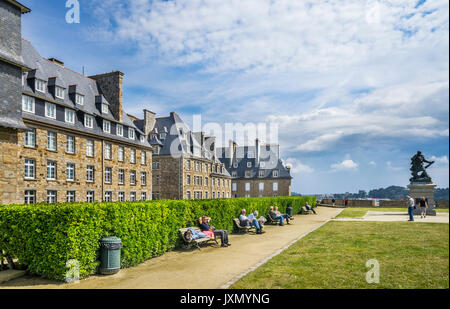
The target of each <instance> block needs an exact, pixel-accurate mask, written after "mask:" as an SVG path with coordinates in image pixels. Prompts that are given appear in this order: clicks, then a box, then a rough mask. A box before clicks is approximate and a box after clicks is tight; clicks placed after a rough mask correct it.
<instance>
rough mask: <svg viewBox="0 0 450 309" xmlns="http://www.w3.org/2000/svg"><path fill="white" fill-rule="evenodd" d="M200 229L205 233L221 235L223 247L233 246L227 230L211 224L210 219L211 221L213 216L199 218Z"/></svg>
mask: <svg viewBox="0 0 450 309" xmlns="http://www.w3.org/2000/svg"><path fill="white" fill-rule="evenodd" d="M198 221H199V225H200V230H201V231H202V232H203V233H205V234H211V233H212V234H213V235H214V237H216V236H219V237H220V241H221V243H222V247H228V246H231V244H230V243H229V242H228V232H227V231H225V230H216V229H215V227H214V226H210V225H209V221H211V218H208V217H207V216H203V217H201V218H199V219H198Z"/></svg>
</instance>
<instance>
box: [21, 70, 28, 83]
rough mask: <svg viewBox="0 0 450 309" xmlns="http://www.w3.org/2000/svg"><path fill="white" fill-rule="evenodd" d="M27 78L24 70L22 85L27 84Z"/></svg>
mask: <svg viewBox="0 0 450 309" xmlns="http://www.w3.org/2000/svg"><path fill="white" fill-rule="evenodd" d="M26 80H27V73H26V72H23V73H22V86H25V81H26Z"/></svg>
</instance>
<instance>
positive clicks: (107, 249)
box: [100, 236, 122, 275]
mask: <svg viewBox="0 0 450 309" xmlns="http://www.w3.org/2000/svg"><path fill="white" fill-rule="evenodd" d="M100 247H101V252H100V262H101V264H100V273H101V274H102V275H113V274H116V273H118V272H119V270H120V248H122V241H121V240H120V238H117V237H115V236H110V237H103V238H102V239H101V240H100Z"/></svg>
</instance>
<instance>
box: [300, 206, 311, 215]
mask: <svg viewBox="0 0 450 309" xmlns="http://www.w3.org/2000/svg"><path fill="white" fill-rule="evenodd" d="M311 212H312V211H311V210H309V209H306V207H305V206H303V207H302V215H310V214H311Z"/></svg>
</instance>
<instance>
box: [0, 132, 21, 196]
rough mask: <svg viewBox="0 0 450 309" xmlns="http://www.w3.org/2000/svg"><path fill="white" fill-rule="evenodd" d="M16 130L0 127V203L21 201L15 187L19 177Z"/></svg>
mask: <svg viewBox="0 0 450 309" xmlns="http://www.w3.org/2000/svg"><path fill="white" fill-rule="evenodd" d="M17 134H18V133H17V130H14V129H7V128H3V127H0V149H1V150H0V188H1V190H0V203H2V204H13V203H21V202H22V200H21V197H20V196H18V195H17V189H18V186H19V183H20V181H21V179H20V178H19V177H18V174H19V169H18V167H19V164H18V163H19V159H18V151H19V147H18V145H17V138H18V136H17Z"/></svg>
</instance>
